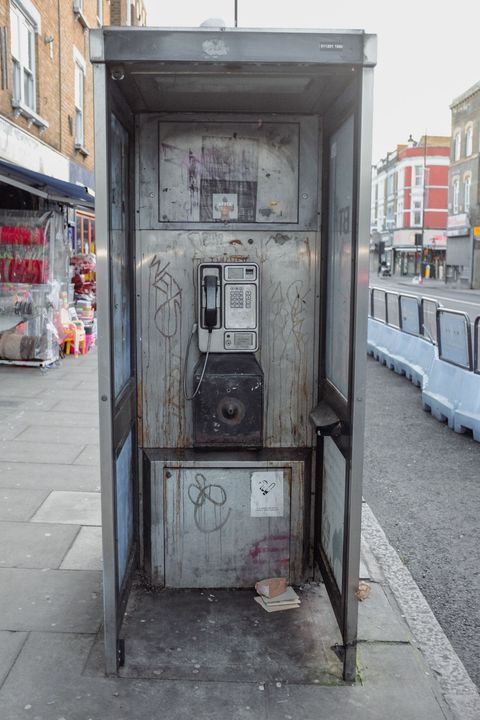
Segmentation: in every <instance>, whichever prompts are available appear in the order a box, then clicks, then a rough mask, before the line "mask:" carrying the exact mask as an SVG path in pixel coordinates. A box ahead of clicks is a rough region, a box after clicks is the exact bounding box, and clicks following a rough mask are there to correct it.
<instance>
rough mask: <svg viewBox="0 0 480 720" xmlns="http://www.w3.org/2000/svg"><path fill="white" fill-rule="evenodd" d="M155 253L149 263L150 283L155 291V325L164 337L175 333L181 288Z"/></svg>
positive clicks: (177, 323)
mask: <svg viewBox="0 0 480 720" xmlns="http://www.w3.org/2000/svg"><path fill="white" fill-rule="evenodd" d="M169 265H170V263H167V264H166V265H162V261H161V260H160V258H158V257H157V256H156V255H154V256H153V260H152V262H151V263H150V273H151V275H150V277H151V285H152V287H154V288H155V290H156V291H157V297H156V303H155V306H156V310H155V327H156V328H157V330H158V332H159V333H160V335H162V336H163V337H164V338H171V337H174V335H176V334H177V331H178V328H179V324H180V313H181V306H182V289H181V288H180V286H179V284H178V283H177V281H176V280H175V278H174V277H173V276H172V275H171V274H170V273H169V272H168V267H169Z"/></svg>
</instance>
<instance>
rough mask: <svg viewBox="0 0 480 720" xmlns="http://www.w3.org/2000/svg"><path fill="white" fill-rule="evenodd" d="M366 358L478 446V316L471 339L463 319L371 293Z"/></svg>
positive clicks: (411, 299) (435, 306)
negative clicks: (404, 381)
mask: <svg viewBox="0 0 480 720" xmlns="http://www.w3.org/2000/svg"><path fill="white" fill-rule="evenodd" d="M472 340H473V342H472ZM368 352H369V354H370V355H373V357H375V359H377V360H379V361H380V362H382V363H383V364H384V365H386V366H387V367H389V368H390V369H392V370H395V372H397V373H399V374H401V375H405V376H406V377H407V378H409V379H410V380H411V381H412V382H413V383H414V384H415V385H417V386H418V387H420V388H421V390H422V405H423V407H424V409H425V410H427V411H428V412H431V413H432V415H433V416H434V417H436V418H437V419H438V420H440V421H442V422H448V425H449V427H451V428H452V429H453V430H455V431H456V432H465V431H466V430H471V432H472V434H473V437H474V439H475V440H476V441H477V442H480V378H479V377H478V376H479V375H480V316H479V317H477V318H476V320H475V322H474V325H473V338H472V329H471V323H470V318H469V316H468V315H467V314H466V313H463V312H459V311H456V310H449V309H447V308H445V307H443V306H441V305H440V304H439V303H438V302H437V301H436V300H432V299H431V298H427V297H421V298H419V297H417V296H416V295H409V294H406V293H405V294H403V293H395V292H391V291H386V290H383V289H381V288H376V287H372V288H370V317H369V319H368Z"/></svg>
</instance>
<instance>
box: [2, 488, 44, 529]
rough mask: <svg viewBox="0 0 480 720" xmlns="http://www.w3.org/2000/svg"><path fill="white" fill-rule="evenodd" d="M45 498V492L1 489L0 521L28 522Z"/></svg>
mask: <svg viewBox="0 0 480 720" xmlns="http://www.w3.org/2000/svg"><path fill="white" fill-rule="evenodd" d="M47 496H48V491H47V490H23V489H22V490H19V489H17V488H5V489H2V490H1V491H0V521H1V520H9V521H10V522H15V521H22V520H30V518H31V517H32V516H33V515H34V513H35V512H36V511H37V510H38V508H39V507H40V506H41V505H42V503H43V502H44V500H45V499H46V498H47Z"/></svg>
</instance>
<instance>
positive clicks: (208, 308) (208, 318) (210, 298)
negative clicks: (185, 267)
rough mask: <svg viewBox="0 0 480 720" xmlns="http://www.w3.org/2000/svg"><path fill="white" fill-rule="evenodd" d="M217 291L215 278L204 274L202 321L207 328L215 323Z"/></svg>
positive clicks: (212, 326) (214, 325)
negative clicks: (203, 311)
mask: <svg viewBox="0 0 480 720" xmlns="http://www.w3.org/2000/svg"><path fill="white" fill-rule="evenodd" d="M217 291H218V284H217V278H216V277H215V276H214V275H206V276H205V300H206V302H205V314H204V321H205V327H206V328H207V329H208V330H213V328H214V327H216V325H217V318H218V311H217Z"/></svg>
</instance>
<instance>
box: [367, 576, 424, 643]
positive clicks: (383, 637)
mask: <svg viewBox="0 0 480 720" xmlns="http://www.w3.org/2000/svg"><path fill="white" fill-rule="evenodd" d="M369 586H370V594H369V595H368V597H367V598H366V599H365V600H363V601H362V602H360V603H359V606H358V639H359V640H360V641H361V640H366V641H369V642H372V641H377V642H409V641H410V640H411V639H412V637H411V634H410V631H409V629H408V626H407V624H406V623H405V622H404V621H402V618H401V617H400V615H399V611H398V609H397V608H395V609H393V608H392V604H391V603H392V602H394V600H393V598H391V597H387V595H386V593H385V591H384V589H383V587H382V586H381V585H378V584H376V583H370V584H369Z"/></svg>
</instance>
